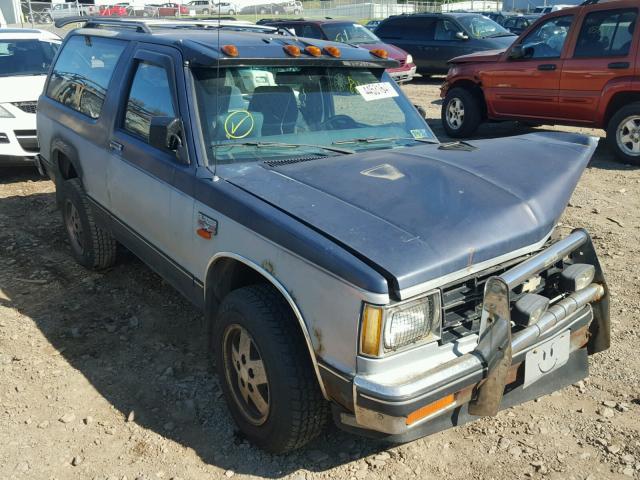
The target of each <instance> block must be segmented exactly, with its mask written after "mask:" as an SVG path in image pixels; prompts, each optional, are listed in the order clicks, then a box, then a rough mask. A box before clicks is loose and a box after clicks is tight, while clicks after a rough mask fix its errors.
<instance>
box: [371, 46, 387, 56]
mask: <svg viewBox="0 0 640 480" xmlns="http://www.w3.org/2000/svg"><path fill="white" fill-rule="evenodd" d="M369 53H371V55H373V56H374V57H378V58H383V59H387V58H389V52H387V51H386V50H384V49H382V48H375V49H373V50H371V51H369Z"/></svg>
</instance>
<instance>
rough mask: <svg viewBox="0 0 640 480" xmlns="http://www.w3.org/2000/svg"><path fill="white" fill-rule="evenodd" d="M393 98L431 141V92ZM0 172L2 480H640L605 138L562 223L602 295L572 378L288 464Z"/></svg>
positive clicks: (626, 184) (635, 250)
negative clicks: (479, 413) (414, 110)
mask: <svg viewBox="0 0 640 480" xmlns="http://www.w3.org/2000/svg"><path fill="white" fill-rule="evenodd" d="M405 89H406V91H407V93H408V94H409V96H410V97H411V98H412V100H413V101H414V102H415V103H418V104H421V105H422V106H424V107H425V108H427V112H428V115H429V117H430V118H431V121H430V123H431V125H432V126H433V127H434V130H435V131H436V133H437V134H438V135H439V136H441V138H444V137H442V128H441V127H440V120H439V110H440V109H439V105H438V102H437V98H438V81H437V80H436V81H430V82H426V81H421V82H415V83H412V84H410V85H408V86H406V87H405ZM543 129H544V128H543ZM557 130H567V129H564V128H557ZM530 131H531V130H530V129H526V128H524V127H519V126H518V125H516V124H511V123H508V124H499V125H496V124H494V125H487V126H485V127H483V128H482V129H481V131H480V134H479V136H483V137H490V136H501V135H513V134H519V133H526V132H530ZM585 132H586V133H590V134H594V135H602V132H600V131H588V130H585ZM523 161H535V159H530V160H528V159H523ZM0 175H1V177H0V179H1V180H0V245H2V248H1V249H0V265H1V267H0V385H1V387H0V445H1V448H0V479H22V478H30V479H38V480H40V479H54V478H55V479H65V480H66V479H99V480H104V479H113V480H122V479H128V480H133V479H171V478H173V479H176V480H177V479H179V478H180V479H184V480H186V479H211V478H229V477H235V478H257V477H267V478H282V477H287V478H291V479H296V480H301V479H315V478H357V479H364V478H366V479H391V480H394V479H402V478H410V477H411V478H447V479H465V480H468V479H489V478H494V479H514V478H533V479H537V478H549V479H557V480H560V479H563V480H564V479H590V480H595V479H600V478H629V477H635V478H640V374H639V372H640V360H639V358H640V356H639V355H638V342H639V341H640V338H639V337H640V334H639V333H638V332H640V329H639V328H638V322H637V318H638V314H639V313H640V294H639V292H640V276H639V275H640V270H639V269H638V263H639V260H638V258H639V254H640V241H639V240H640V169H637V168H632V167H629V166H624V165H620V164H617V163H614V162H612V159H611V156H610V154H609V153H608V152H607V150H606V149H605V148H604V146H603V145H601V147H600V148H599V149H598V151H597V153H596V156H595V158H594V160H593V162H592V164H591V166H590V168H588V169H587V171H586V172H585V174H584V176H583V178H582V180H581V182H580V184H579V186H578V188H577V190H576V192H575V194H574V196H573V199H572V200H571V203H570V205H569V207H568V208H567V211H566V214H565V215H564V217H563V218H562V220H561V222H562V223H561V228H563V229H566V230H567V231H569V229H571V228H573V227H576V226H585V227H587V228H588V229H589V230H590V232H591V233H592V235H593V237H594V239H595V243H596V246H597V248H598V251H599V254H600V257H601V261H602V262H603V264H604V268H605V270H606V273H607V276H608V280H609V284H610V286H611V289H612V317H613V318H612V321H613V346H612V348H611V349H610V350H609V351H607V352H605V353H601V354H598V355H596V356H594V357H592V358H591V367H592V368H591V376H590V377H589V379H588V380H587V381H585V382H580V383H579V384H577V385H574V386H571V387H568V388H565V389H564V390H562V391H560V392H556V393H555V394H553V395H550V396H548V397H544V398H542V399H540V400H539V401H536V402H530V403H527V404H525V405H520V406H518V407H515V408H511V409H508V410H506V411H503V412H501V413H500V414H499V415H498V416H497V417H495V418H488V419H481V420H479V421H477V422H475V423H473V424H470V425H467V426H464V427H460V428H456V429H452V430H449V431H446V432H442V433H439V434H436V435H433V436H431V437H428V438H424V439H421V440H418V441H415V442H412V443H409V444H406V445H401V446H394V447H388V446H385V445H381V444H378V443H375V442H372V441H368V440H363V439H360V438H356V437H353V436H350V435H347V434H345V433H342V432H340V431H339V430H337V429H336V428H334V427H329V428H328V429H327V431H326V433H325V434H323V435H322V436H321V438H319V439H318V440H316V441H314V442H313V443H312V444H311V445H310V446H309V447H308V448H307V449H305V450H302V451H299V452H295V453H293V454H291V455H288V456H286V457H277V456H272V455H267V454H264V453H262V452H261V451H259V450H257V449H255V448H253V447H252V446H250V445H249V444H248V443H247V442H246V441H245V440H244V439H243V438H242V436H240V435H239V434H238V433H237V432H236V431H235V430H234V426H233V424H232V422H231V419H230V417H229V415H228V413H227V410H226V407H225V404H224V400H223V399H222V393H221V391H220V387H219V384H218V379H217V378H216V377H215V376H214V375H213V374H212V371H211V368H210V365H209V362H208V359H207V356H206V354H205V342H204V341H203V338H202V335H201V330H200V327H199V321H200V320H201V315H200V314H199V313H198V312H197V311H196V310H194V309H193V308H192V307H191V306H189V305H188V304H187V302H186V301H184V300H182V299H181V298H180V297H179V296H178V294H177V293H176V292H175V291H174V290H172V289H171V288H170V287H169V286H168V285H166V284H165V283H164V282H163V281H162V280H161V279H160V278H159V277H158V276H156V275H155V274H154V273H152V272H151V271H150V270H149V269H148V268H147V267H145V266H144V265H143V264H142V263H141V262H140V261H139V260H137V259H136V258H134V257H132V256H126V255H125V256H124V258H122V259H121V261H120V262H119V263H118V264H117V265H116V266H115V267H114V268H112V269H111V270H109V271H107V272H103V273H91V272H88V271H86V270H84V269H82V268H81V267H79V266H77V265H76V264H75V263H74V262H73V260H72V259H71V256H70V253H69V246H68V244H67V242H66V240H65V237H64V232H63V227H62V224H61V221H60V216H59V214H58V212H57V211H56V208H55V204H54V194H53V185H52V183H51V182H49V181H45V180H42V179H39V178H38V177H37V176H36V175H35V174H34V173H33V172H32V171H31V170H26V171H25V170H23V171H18V170H8V171H3V172H2V173H1V174H0Z"/></svg>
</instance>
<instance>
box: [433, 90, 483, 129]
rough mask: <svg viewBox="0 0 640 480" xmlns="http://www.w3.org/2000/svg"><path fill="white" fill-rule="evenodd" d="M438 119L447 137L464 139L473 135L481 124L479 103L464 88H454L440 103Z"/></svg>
mask: <svg viewBox="0 0 640 480" xmlns="http://www.w3.org/2000/svg"><path fill="white" fill-rule="evenodd" d="M440 117H441V119H442V125H443V127H444V129H445V131H446V132H447V135H449V136H450V137H453V138H466V137H470V136H471V135H473V133H474V132H475V131H476V130H477V129H478V127H479V126H480V123H482V110H481V106H480V102H478V99H477V98H476V97H474V96H473V94H472V93H471V92H470V91H469V90H467V89H465V88H454V89H452V90H451V91H450V92H448V93H447V96H446V97H445V99H444V102H442V110H441V114H440Z"/></svg>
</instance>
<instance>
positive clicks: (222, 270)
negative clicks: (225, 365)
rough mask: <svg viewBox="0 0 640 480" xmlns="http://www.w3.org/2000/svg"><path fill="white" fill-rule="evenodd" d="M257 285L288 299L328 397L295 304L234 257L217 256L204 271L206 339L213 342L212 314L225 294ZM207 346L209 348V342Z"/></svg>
mask: <svg viewBox="0 0 640 480" xmlns="http://www.w3.org/2000/svg"><path fill="white" fill-rule="evenodd" d="M267 270H268V268H267V267H266V266H265V272H266V271H267ZM267 275H268V274H267ZM256 284H266V285H270V286H271V287H273V288H274V289H275V290H276V291H277V292H278V294H279V295H281V296H282V297H283V299H284V300H285V302H287V304H288V305H289V306H290V308H291V310H292V313H293V314H294V316H295V317H296V318H297V321H298V323H299V325H298V327H299V328H300V330H299V332H300V334H301V337H302V338H304V341H305V343H306V347H307V351H308V353H309V357H310V360H311V362H312V364H313V366H314V370H315V374H316V378H317V380H318V385H319V386H320V389H321V390H322V394H323V396H324V397H325V398H326V399H327V400H328V399H329V397H328V396H327V393H326V391H325V387H324V383H323V381H322V377H321V376H320V371H319V370H318V366H317V361H316V358H315V355H316V352H315V351H314V348H313V344H312V342H311V339H310V338H309V333H308V331H307V330H306V327H305V326H304V324H303V320H302V319H301V318H300V316H299V315H300V313H299V312H297V311H294V310H296V308H297V307H295V306H294V305H292V303H291V302H292V301H293V300H292V299H291V298H286V296H285V295H284V294H283V292H282V291H281V290H280V288H278V287H277V286H276V285H275V284H274V283H273V281H272V279H270V278H267V276H265V274H263V273H262V272H260V271H258V270H256V269H255V268H252V267H251V266H249V265H247V264H246V263H243V262H242V261H240V260H237V259H235V258H230V257H225V258H220V259H219V260H217V261H215V262H214V263H213V264H212V265H211V266H209V270H208V271H207V275H206V280H205V321H206V323H207V329H208V332H207V334H208V336H209V341H212V335H211V332H212V330H213V325H214V321H215V316H216V313H217V310H218V308H219V307H220V304H221V302H222V300H223V299H224V297H225V296H226V295H227V294H229V293H230V292H232V291H233V290H237V289H238V288H242V287H246V286H249V285H256ZM210 347H212V345H211V344H210Z"/></svg>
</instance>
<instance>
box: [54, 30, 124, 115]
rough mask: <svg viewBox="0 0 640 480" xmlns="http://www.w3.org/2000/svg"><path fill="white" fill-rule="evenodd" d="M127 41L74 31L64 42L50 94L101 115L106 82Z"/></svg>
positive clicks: (85, 111) (86, 113) (68, 103)
mask: <svg viewBox="0 0 640 480" xmlns="http://www.w3.org/2000/svg"><path fill="white" fill-rule="evenodd" d="M125 46H126V42H124V41H121V40H114V39H109V38H101V37H88V36H84V35H75V36H73V37H71V38H70V39H69V40H68V41H67V43H66V44H65V46H64V48H63V49H62V52H60V55H59V57H58V60H57V61H56V64H55V66H54V67H53V71H52V72H51V78H50V80H49V85H48V87H47V96H48V97H50V98H52V99H53V100H56V101H58V102H60V103H62V104H64V105H67V106H68V107H70V108H72V109H74V110H76V111H78V112H80V113H83V114H85V115H87V116H89V117H91V118H98V117H99V116H100V112H101V110H102V105H103V103H104V97H105V95H106V93H107V86H108V85H109V81H110V80H111V76H112V75H113V71H114V70H115V68H116V64H117V63H118V60H119V59H120V55H122V52H123V50H124V48H125Z"/></svg>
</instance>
